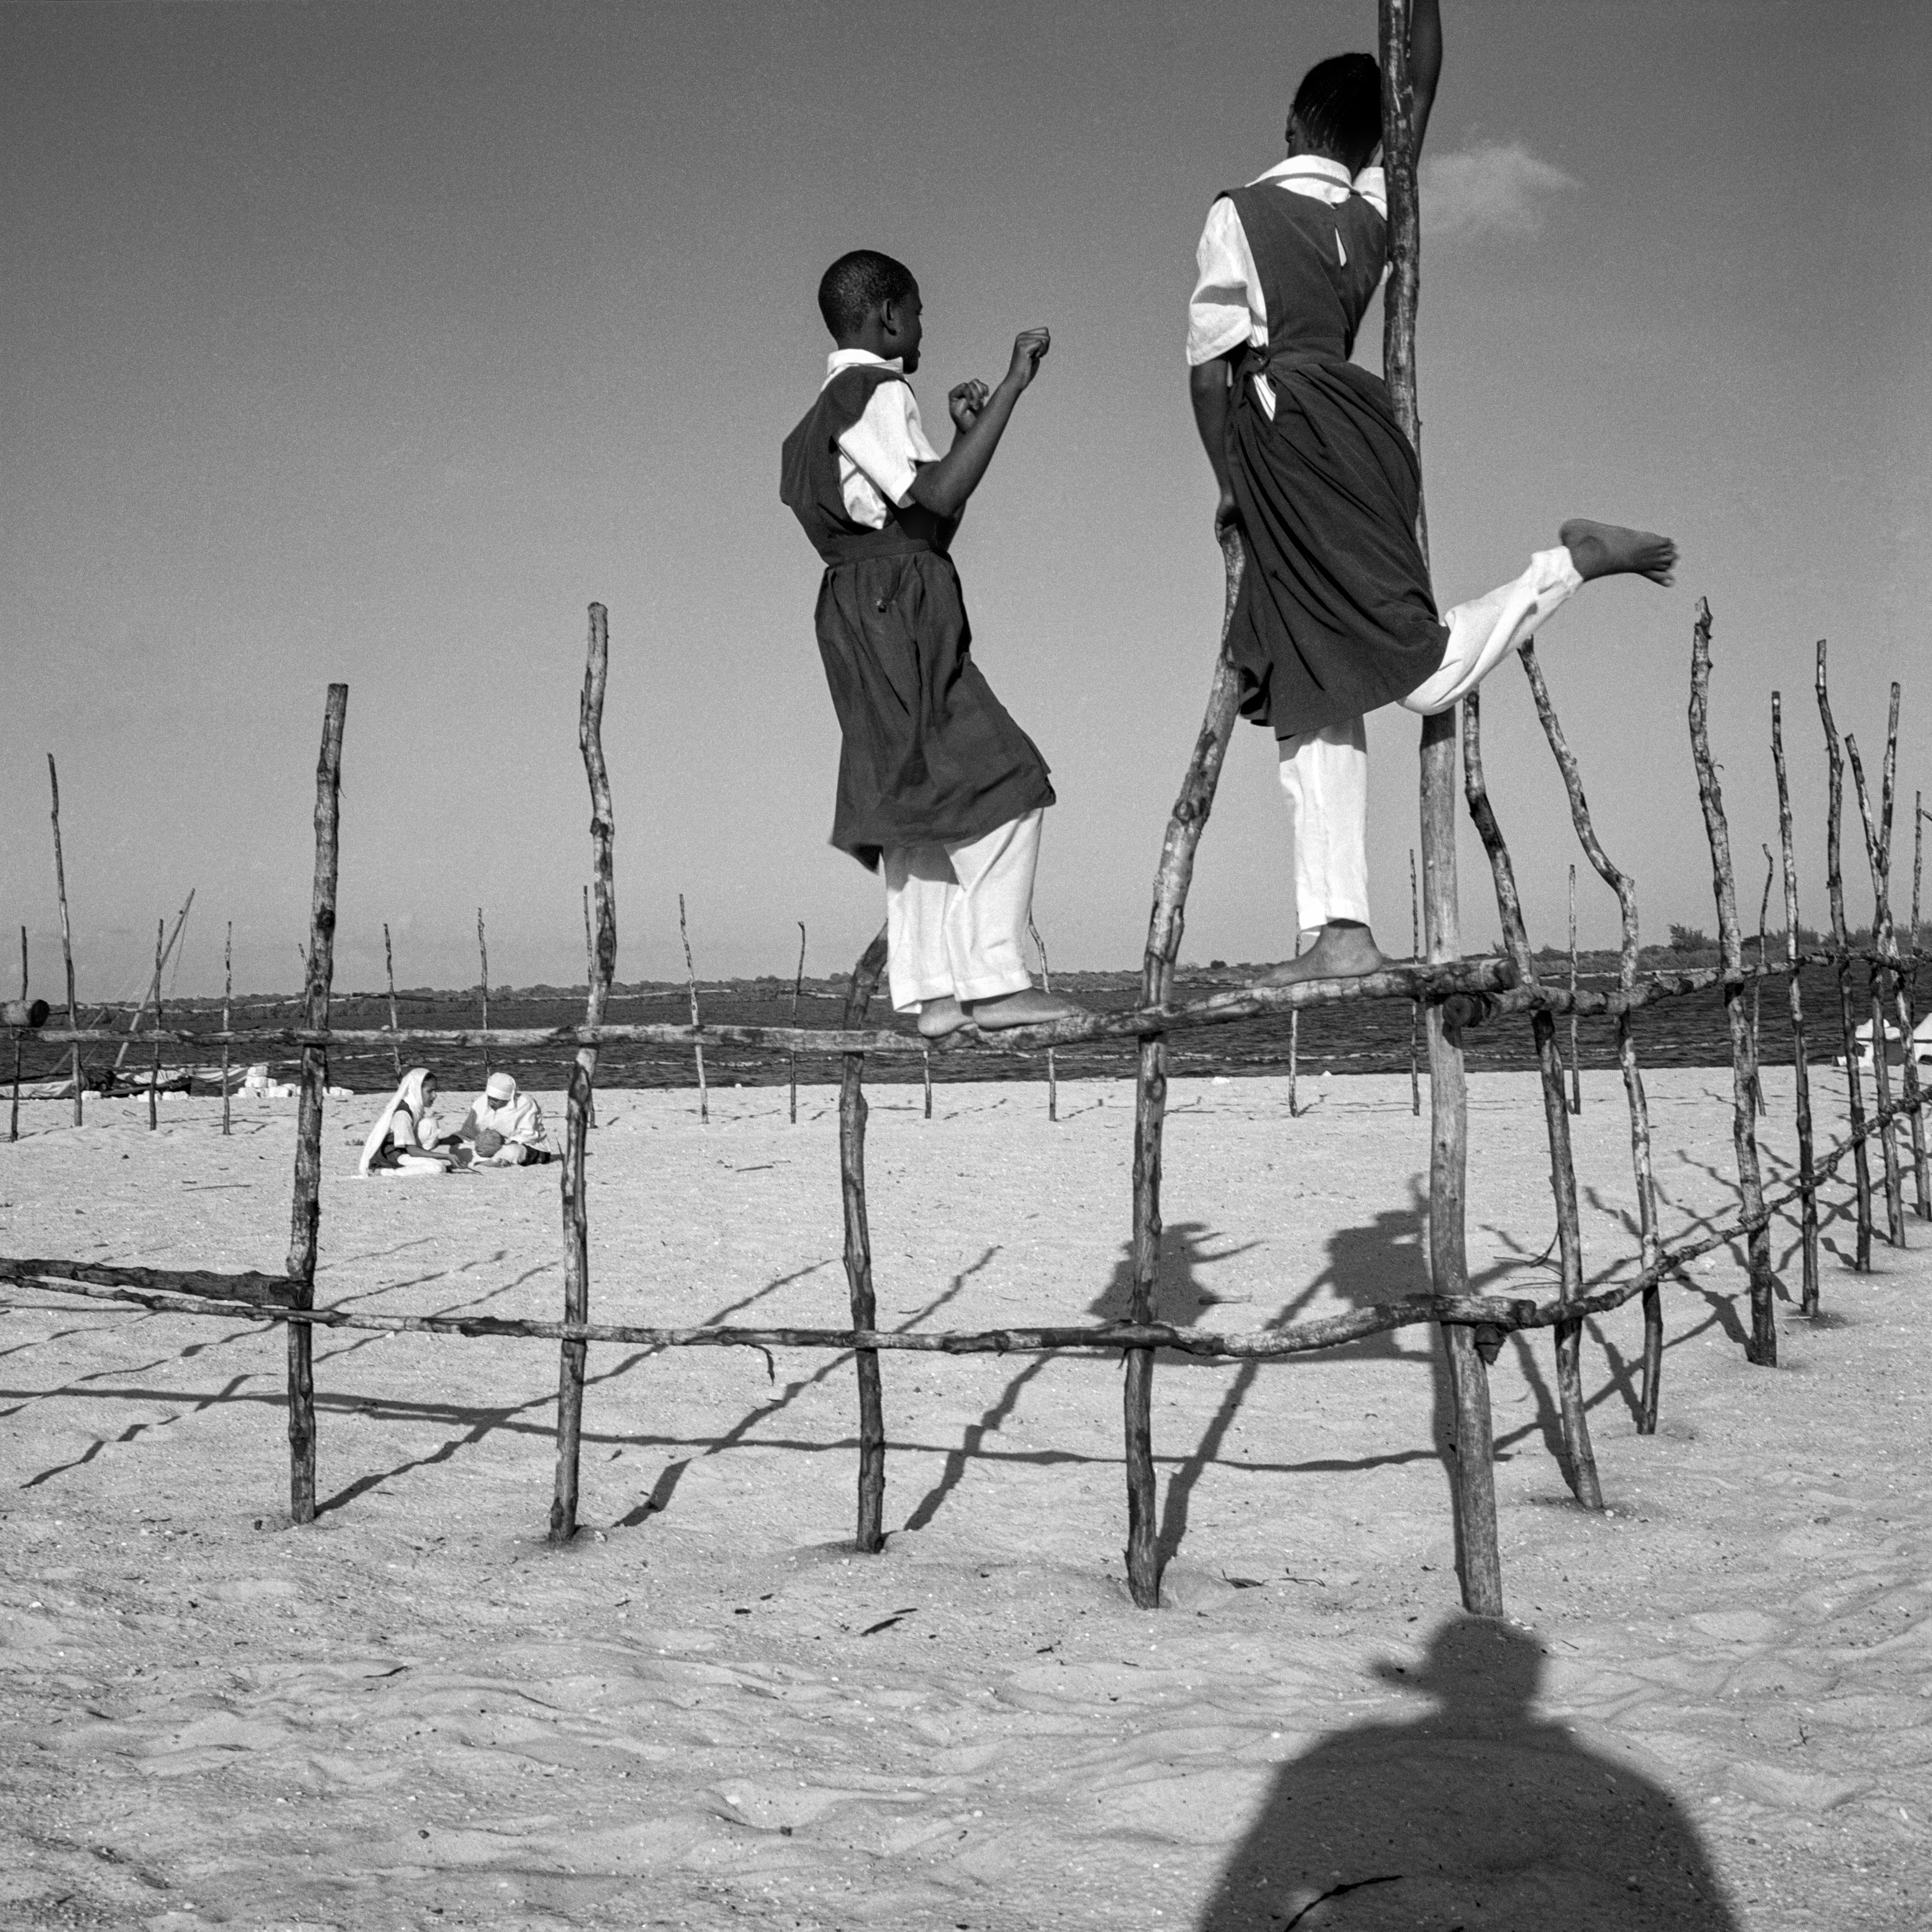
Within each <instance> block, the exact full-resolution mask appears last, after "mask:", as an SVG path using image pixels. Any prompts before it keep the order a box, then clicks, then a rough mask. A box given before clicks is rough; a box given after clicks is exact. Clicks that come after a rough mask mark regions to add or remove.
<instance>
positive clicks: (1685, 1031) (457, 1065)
mask: <svg viewBox="0 0 1932 1932" xmlns="http://www.w3.org/2000/svg"><path fill="white" fill-rule="evenodd" d="M1539 963H1540V965H1541V970H1542V971H1544V973H1545V974H1547V976H1548V977H1550V978H1551V979H1552V980H1553V981H1554V982H1555V983H1558V984H1562V983H1563V981H1564V979H1565V974H1566V969H1565V967H1564V966H1563V965H1562V964H1560V963H1559V964H1554V965H1553V964H1550V963H1549V962H1539ZM1645 963H1646V968H1658V967H1665V966H1669V967H1673V968H1681V967H1684V966H1686V965H1704V964H1709V963H1710V962H1709V959H1706V958H1701V957H1691V958H1686V957H1685V956H1681V955H1676V954H1672V955H1667V956H1666V955H1657V956H1650V957H1648V958H1647V959H1646V962H1645ZM1615 965H1616V962H1615V961H1614V959H1610V958H1607V957H1606V956H1603V955H1601V954H1595V955H1589V956H1586V958H1585V959H1584V961H1583V969H1584V970H1583V973H1582V974H1581V980H1580V983H1582V984H1583V986H1586V987H1590V988H1593V989H1609V988H1610V987H1611V986H1614V984H1615V983H1616V972H1615ZM1250 977H1251V976H1250V973H1249V972H1248V971H1247V970H1246V969H1241V968H1237V969H1233V970H1230V971H1210V970H1207V969H1184V970H1183V971H1182V972H1181V974H1180V976H1179V977H1178V985H1177V992H1178V997H1179V998H1183V999H1189V998H1204V997H1205V996H1206V995H1208V994H1210V993H1212V992H1219V991H1222V990H1224V989H1228V988H1230V987H1234V986H1241V985H1243V984H1244V983H1246V982H1247V980H1248V979H1249V978H1250ZM1054 984H1055V989H1056V990H1057V991H1061V992H1065V993H1066V994H1067V996H1068V997H1069V998H1072V999H1074V1000H1077V1001H1079V1002H1080V1003H1081V1004H1082V1005H1085V1006H1088V1007H1095V1008H1097V1009H1099V1010H1103V1011H1106V1012H1121V1011H1125V1010H1128V1009H1130V1008H1131V1007H1133V1006H1134V1005H1136V1004H1137V1003H1138V1001H1139V994H1140V974H1139V972H1138V971H1135V972H1131V973H1127V972H1121V973H1074V974H1056V975H1055V981H1054ZM1854 986H1855V991H1856V994H1857V998H1858V1016H1859V1017H1860V1018H1861V1019H1863V1018H1864V1017H1866V1016H1868V1015H1869V1013H1870V1004H1869V999H1868V996H1867V994H1866V992H1865V986H1864V973H1863V971H1862V969H1859V970H1857V971H1855V974H1854ZM1802 990H1803V994H1804V1001H1805V1016H1806V1031H1807V1035H1808V1041H1807V1044H1808V1056H1807V1057H1808V1058H1809V1059H1811V1061H1814V1062H1822V1061H1829V1060H1830V1059H1831V1058H1832V1057H1833V1055H1835V1054H1838V1053H1840V1052H1843V1044H1842V1038H1841V1032H1840V1027H1839V1020H1838V988H1837V983H1836V979H1835V975H1834V974H1832V971H1830V969H1829V968H1812V969H1808V970H1807V971H1806V972H1805V974H1804V976H1803V980H1802ZM697 992H698V1004H699V1007H700V1011H701V1013H702V1014H703V1017H704V1019H706V1021H707V1022H716V1023H718V1024H726V1025H757V1026H781V1025H788V1024H790V1021H791V1017H792V988H791V985H790V983H789V982H779V981H777V980H769V979H765V980H727V981H721V982H709V983H700V985H699V987H698V989H697ZM844 1000H845V988H844V983H843V982H842V981H829V980H808V981H807V982H806V983H805V987H804V989H803V992H802V996H801V997H800V998H799V1005H798V1023H799V1025H802V1026H808V1027H834V1026H837V1025H840V1024H841V1018H842V1015H843V1013H844ZM1747 1004H1748V996H1747ZM398 1007H399V1010H400V1013H401V1020H402V1024H403V1025H404V1026H406V1027H437V1028H454V1027H466V1026H475V1025H478V1024H479V1023H480V1021H481V1010H480V1003H479V1001H478V994H477V992H476V991H475V989H470V990H469V991H467V992H431V991H427V990H424V989H415V990H413V991H411V992H407V993H404V994H401V995H398ZM125 1017H126V1016H124V1015H123V1016H121V1019H119V1020H118V1021H114V1022H111V1023H113V1024H124V1023H125ZM165 1017H166V1022H167V1024H168V1025H169V1026H171V1027H178V1028H187V1029H190V1030H193V1031H212V1030H214V1029H215V1028H219V1026H220V1001H207V1000H195V1001H182V1002H179V1003H177V1004H170V1005H169V1007H168V1009H167V1011H166V1016H165ZM331 1017H332V1021H333V1023H334V1024H335V1025H337V1026H340V1027H352V1028H363V1027H380V1026H384V1025H387V1024H388V1022H389V1001H388V996H387V995H386V994H383V993H350V994H347V995H337V996H336V998H335V1000H334V1001H333V1003H332V1007H331ZM607 1017H608V1018H609V1019H610V1020H612V1021H613V1022H618V1021H629V1022H646V1021H648V1022H661V1023H667V1024H670V1025H682V1024H683V1023H685V1022H687V1021H688V1019H689V1018H690V996H689V994H688V992H687V990H686V989H685V987H683V986H664V985H658V984H650V985H643V986H625V987H622V988H620V989H619V991H618V992H616V995H614V996H613V999H612V1001H611V1004H610V1007H609V1008H608V1010H607ZM582 1018H583V990H582V989H581V988H578V989H574V991H573V990H571V989H565V988H556V987H526V988H523V989H499V990H493V991H492V992H491V994H490V1022H491V1024H492V1025H493V1026H495V1027H505V1028H508V1027H556V1026H565V1025H571V1024H572V1023H573V1022H577V1021H580V1020H581V1019H582ZM298 1019H299V1005H298V1003H297V1002H296V1001H295V1000H293V999H292V998H291V999H280V1000H275V999H269V1000H264V999H260V998H251V999H248V1000H246V1001H243V1000H241V999H238V1000H237V1001H236V1003H235V1024H236V1026H238V1027H242V1026H287V1025H294V1024H296V1023H297V1021H298ZM869 1019H870V1023H871V1024H873V1025H899V1026H900V1027H901V1028H902V1030H904V1031H907V1032H910V1031H911V1028H910V1025H908V1024H907V1023H906V1022H895V1021H894V1020H893V1019H892V1016H891V1014H890V1013H889V1010H888V1009H887V1007H886V1004H885V999H884V996H883V993H881V994H880V995H879V996H878V997H877V998H876V999H875V1001H874V1007H873V1010H872V1013H871V1016H869ZM1557 1024H1558V1038H1559V1042H1560V1043H1561V1045H1562V1049H1563V1052H1564V1055H1565V1061H1566V1062H1567V1061H1568V1057H1569V1040H1570V1028H1569V1022H1568V1020H1567V1019H1559V1021H1558V1023H1557ZM1411 1028H1412V1022H1411V1009H1410V1008H1409V1007H1408V1006H1407V1005H1406V1004H1403V1003H1401V1002H1400V1001H1361V1002H1358V1003H1355V1004H1349V1005H1346V1006H1331V1007H1316V1008H1312V1009H1310V1010H1307V1011H1306V1012H1304V1013H1303V1014H1302V1015H1301V1027H1300V1030H1299V1031H1300V1037H1299V1043H1298V1063H1299V1066H1300V1068H1301V1071H1302V1072H1303V1073H1306V1074H1307V1075H1309V1076H1311V1077H1319V1076H1320V1075H1321V1074H1322V1073H1325V1072H1327V1073H1335V1074H1343V1073H1402V1072H1405V1071H1406V1070H1407V1069H1408V1067H1409V1052H1410V1039H1411ZM29 1039H30V1040H31V1036H29ZM1637 1040H1638V1050H1639V1052H1640V1056H1641V1058H1642V1059H1643V1062H1644V1063H1645V1064H1646V1065H1649V1066H1654V1067H1718V1066H1726V1065H1728V1064H1730V1036H1729V1034H1728V1032H1727V1028H1726V1023H1725V1019H1724V1003H1723V1001H1722V1000H1721V998H1720V997H1719V995H1718V993H1717V992H1715V990H1713V991H1712V992H1706V993H1700V994H1697V995H1693V996H1691V997H1690V998H1685V999H1679V1000H1670V1001H1664V1002H1661V1003H1660V1004H1658V1005H1656V1006H1655V1007H1646V1009H1645V1010H1643V1013H1640V1016H1638V1021H1637ZM1760 1041H1761V1045H1762V1051H1763V1055H1764V1057H1765V1058H1766V1061H1769V1062H1772V1063H1786V1064H1788V1063H1789V1061H1790V1058H1791V1030H1790V1017H1789V1013H1788V1011H1787V996H1786V991H1785V983H1784V982H1783V981H1782V980H1775V981H1772V982H1769V983H1766V985H1765V986H1763V993H1762V1007H1761V1017H1760ZM1464 1045H1465V1047H1466V1052H1467V1055H1468V1064H1469V1067H1471V1069H1472V1070H1475V1071H1481V1072H1490V1071H1505V1070H1517V1069H1523V1068H1531V1067H1534V1066H1535V1059H1534V1057H1533V1051H1532V1043H1531V1037H1530V1029H1529V1025H1528V1023H1527V1022H1526V1021H1524V1020H1523V1019H1502V1020H1497V1021H1493V1022H1490V1024H1489V1025H1485V1026H1482V1027H1478V1028H1472V1029H1471V1030H1470V1031H1469V1032H1468V1033H1467V1034H1465V1036H1464ZM1577 1051H1578V1055H1579V1058H1580V1061H1581V1063H1582V1064H1583V1066H1585V1067H1615V1066H1616V1034H1615V1029H1614V1027H1613V1024H1612V1023H1611V1022H1610V1021H1608V1020H1601V1019H1583V1020H1582V1021H1581V1022H1580V1023H1579V1025H1578V1028H1577ZM253 1057H254V1058H263V1057H265V1056H261V1055H256V1056H253ZM151 1058H152V1052H151V1049H150V1048H148V1046H145V1045H144V1044H139V1043H137V1044H136V1045H134V1046H132V1047H130V1049H129V1050H128V1052H127V1054H126V1055H124V1058H123V1059H122V1064H121V1080H122V1081H123V1082H124V1083H125V1084H127V1085H145V1081H146V1077H147V1070H148V1066H149V1064H150V1063H151ZM266 1058H268V1059H269V1061H270V1064H272V1067H274V1069H275V1072H276V1073H277V1074H278V1076H279V1077H282V1078H287V1077H289V1076H290V1073H292V1071H293V1065H294V1059H295V1056H293V1055H291V1054H290V1053H289V1052H287V1051H286V1050H278V1052H275V1053H273V1054H271V1055H267V1056H266ZM704 1058H705V1073H706V1078H707V1079H709V1081H710V1082H712V1084H713V1085H718V1086H736V1085H742V1086H773V1085H783V1084H784V1082H785V1081H786V1079H787V1078H788V1077H789V1076H788V1069H787V1063H786V1060H785V1057H784V1055H782V1054H779V1053H770V1052H743V1051H739V1050H733V1049H727V1048H719V1047H710V1048H707V1049H706V1052H705V1056H704ZM114 1059H115V1049H111V1048H103V1047H96V1048H94V1049H90V1050H89V1054H88V1055H87V1056H86V1064H87V1066H88V1068H89V1076H90V1084H92V1082H93V1079H94V1078H95V1076H97V1075H98V1074H99V1073H101V1072H102V1071H103V1070H105V1069H107V1068H108V1067H111V1066H112V1065H113V1062H114ZM219 1059H220V1050H219V1049H218V1048H214V1047H210V1048H209V1049H207V1050H205V1051H204V1052H195V1051H194V1050H193V1049H188V1048H185V1047H170V1048H169V1049H166V1050H165V1051H164V1054H163V1062H162V1066H163V1079H167V1078H168V1077H169V1073H170V1072H174V1073H176V1076H177V1077H178V1073H179V1071H180V1070H184V1069H185V1068H186V1067H188V1066H190V1065H192V1066H193V1067H195V1068H196V1069H197V1070H205V1069H206V1068H208V1067H209V1066H210V1064H211V1063H214V1062H218V1061H219ZM570 1059H571V1055H570V1052H568V1051H567V1050H562V1049H559V1050H552V1051H549V1052H518V1051H510V1052H502V1053H493V1055H491V1064H492V1065H493V1066H496V1067H505V1068H507V1069H508V1071H509V1072H511V1073H513V1074H514V1076H516V1078H517V1080H518V1081H519V1082H520V1083H521V1084H522V1085H525V1086H527V1087H531V1088H537V1089H538V1090H554V1089H556V1088H561V1087H562V1085H564V1083H565V1080H566V1079H567V1078H568V1067H569V1064H570ZM242 1060H243V1056H242V1054H241V1053H240V1052H239V1051H238V1052H237V1054H236V1065H237V1066H238V1067H239V1066H240V1065H241V1064H242ZM1055 1061H1056V1064H1057V1067H1058V1071H1059V1073H1060V1074H1061V1076H1063V1077H1064V1078H1065V1079H1123V1080H1125V1079H1132V1078H1133V1072H1134V1048H1133V1043H1131V1042H1126V1043H1108V1044H1104V1045H1097V1046H1071V1047H1061V1048H1059V1049H1057V1050H1056V1054H1055ZM418 1063H426V1064H430V1065H431V1066H433V1067H434V1069H435V1071H436V1073H437V1079H439V1081H440V1082H441V1083H442V1085H443V1087H444V1088H446V1089H447V1090H449V1091H452V1092H455V1093H461V1092H465V1091H474V1090H475V1088H478V1087H479V1086H480V1085H481V1082H482V1080H483V1078H484V1064H483V1055H482V1054H481V1052H480V1051H477V1050H475V1049H448V1050H440V1049H432V1050H431V1051H429V1052H420V1051H419V1052H416V1053H414V1054H411V1053H410V1052H407V1051H406V1052H405V1053H404V1058H403V1064H404V1066H406V1067H407V1066H409V1065H410V1064H418ZM1169 1067H1170V1070H1171V1072H1172V1074H1173V1076H1175V1077H1176V1078H1178V1079H1190V1078H1194V1079H1199V1078H1205V1077H1208V1076H1214V1075H1217V1074H1220V1075H1228V1076H1242V1075H1245V1074H1262V1073H1266V1074H1280V1073H1286V1072H1287V1071H1288V1068H1289V1017H1288V1016H1287V1015H1286V1014H1282V1015H1280V1016H1271V1017H1269V1018H1268V1019H1258V1020H1247V1021H1243V1022H1239V1023H1238V1024H1236V1025H1229V1026H1221V1027H1213V1028H1201V1029H1199V1030H1197V1031H1190V1032H1187V1033H1183V1034H1176V1035H1175V1036H1174V1037H1173V1039H1172V1043H1171V1046H1170V1057H1169ZM1045 1071H1046V1069H1045V1056H1044V1055H1043V1054H1007V1053H983V1052H963V1053H941V1054H936V1055H934V1056H933V1058H932V1077H933V1079H935V1081H959V1080H1022V1081H1024V1080H1038V1079H1042V1078H1043V1076H1044V1074H1045ZM10 1073H11V1069H10V1068H8V1067H4V1066H0V1079H5V1078H6V1077H7V1076H9V1075H10ZM63 1073H65V1064H64V1061H63V1059H62V1056H61V1055H58V1053H57V1052H56V1051H55V1049H51V1048H37V1047H35V1046H32V1045H31V1044H29V1045H28V1047H27V1049H26V1055H25V1057H24V1060H23V1078H25V1079H27V1080H29V1081H32V1080H37V1079H58V1078H59V1077H60V1076H62V1074H63ZM798 1074H799V1079H800V1080H801V1081H805V1082H824V1081H828V1080H832V1079H836V1078H837V1077H838V1060H837V1058H835V1056H832V1055H802V1056H801V1057H800V1059H799V1068H798ZM866 1077H867V1079H868V1081H871V1082H917V1081H918V1080H919V1077H920V1068H919V1062H918V1061H916V1060H907V1061H884V1060H880V1061H874V1063H873V1064H871V1066H870V1067H868V1069H867V1074H866ZM329 1078H330V1079H331V1081H332V1082H334V1083H335V1084H336V1085H341V1086H346V1087H348V1088H353V1090H355V1091H356V1092H359V1093H374V1092H378V1091H386V1090H387V1089H388V1088H390V1087H391V1086H392V1085H393V1084H394V1082H395V1062H394V1060H393V1059H392V1056H391V1054H390V1052H389V1049H387V1048H386V1047H383V1048H377V1049H374V1050H372V1051H358V1052H344V1051H338V1052H335V1053H334V1054H332V1055H331V1056H330V1065H329ZM696 1078H697V1076H696V1072H695V1069H694V1064H693V1056H692V1055H691V1051H690V1049H688V1048H677V1049H666V1048H661V1047H647V1046H632V1045H630V1044H628V1043H622V1044H613V1045H609V1046H605V1047H604V1049H603V1050H602V1052H601V1054H600V1055H599V1056H598V1072H597V1079H598V1085H600V1086H605V1087H687V1086H691V1085H695V1084H696ZM201 1084H202V1083H201V1082H196V1086H197V1087H199V1085H201Z"/></svg>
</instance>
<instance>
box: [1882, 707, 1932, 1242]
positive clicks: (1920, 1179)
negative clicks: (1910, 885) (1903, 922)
mask: <svg viewBox="0 0 1932 1932" xmlns="http://www.w3.org/2000/svg"><path fill="white" fill-rule="evenodd" d="M1898 697H1899V691H1898V686H1897V684H1896V683H1894V685H1892V687H1891V709H1890V710H1889V711H1888V713H1887V715H1886V718H1885V788H1884V813H1883V824H1882V836H1881V838H1880V841H1879V843H1880V848H1881V850H1882V856H1883V859H1884V864H1883V865H1882V868H1881V877H1880V881H1879V889H1880V892H1881V893H1882V895H1883V897H1884V899H1885V929H1886V932H1887V934H1888V938H1887V940H1886V942H1885V952H1886V953H1887V954H1888V956H1889V958H1890V960H1891V998H1892V1004H1893V1006H1894V1007H1895V1008H1896V1009H1897V1013H1898V1019H1899V1025H1900V1028H1901V1030H1902V1031H1903V1036H1904V1046H1903V1051H1904V1055H1905V1071H1904V1073H1903V1076H1902V1078H1901V1080H1900V1085H1901V1086H1902V1088H1903V1090H1904V1093H1905V1097H1906V1102H1907V1103H1908V1105H1910V1104H1911V1103H1913V1102H1914V1101H1915V1097H1916V1096H1917V1094H1918V1085H1919V1082H1918V1057H1917V1054H1916V1052H1915V1047H1914V1043H1913V1040H1912V1004H1913V1003H1912V1000H1911V999H1910V998H1909V995H1908V994H1907V993H1906V980H1905V974H1904V971H1903V968H1902V966H1901V965H1900V960H1899V953H1898V935H1897V929H1896V928H1895V927H1894V926H1893V924H1892V918H1891V808H1892V800H1893V798H1894V795H1895V793H1896V792H1897V779H1898ZM1915 829H1916V828H1915ZM1914 943H1916V940H1914ZM1906 1133H1908V1134H1909V1136H1910V1137H1911V1141H1912V1193H1913V1195H1914V1196H1915V1210H1914V1211H1915V1213H1916V1214H1918V1218H1919V1219H1920V1220H1921V1221H1923V1220H1932V1172H1928V1171H1927V1166H1926V1153H1925V1116H1924V1114H1923V1113H1922V1112H1920V1110H1919V1109H1918V1107H1917V1106H1915V1105H1912V1106H1911V1112H1910V1114H1909V1117H1908V1118H1907V1120H1906Z"/></svg>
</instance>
